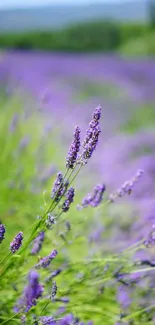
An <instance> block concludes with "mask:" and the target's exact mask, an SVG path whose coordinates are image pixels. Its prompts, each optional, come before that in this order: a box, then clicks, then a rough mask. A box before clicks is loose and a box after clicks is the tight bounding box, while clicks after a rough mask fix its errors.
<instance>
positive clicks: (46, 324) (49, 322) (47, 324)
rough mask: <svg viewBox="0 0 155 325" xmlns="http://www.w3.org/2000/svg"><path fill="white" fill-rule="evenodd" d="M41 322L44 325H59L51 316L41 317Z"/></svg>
mask: <svg viewBox="0 0 155 325" xmlns="http://www.w3.org/2000/svg"><path fill="white" fill-rule="evenodd" d="M39 320H40V322H41V324H42V325H57V324H58V323H56V321H55V320H54V318H53V317H50V316H42V317H40V319H39Z"/></svg>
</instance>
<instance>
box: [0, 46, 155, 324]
mask: <svg viewBox="0 0 155 325" xmlns="http://www.w3.org/2000/svg"><path fill="white" fill-rule="evenodd" d="M0 94H1V99H0V103H1V111H0V112H1V113H0V114H1V122H0V123H1V131H0V145H1V148H2V155H1V156H2V157H1V158H0V164H1V171H2V176H1V184H2V189H1V197H2V204H1V206H0V209H1V211H0V212H1V223H2V225H3V224H4V225H5V227H6V239H5V240H3V236H2V230H1V228H0V241H1V242H2V244H1V247H2V254H1V253H0V256H1V259H3V258H4V256H3V255H6V256H7V254H8V253H7V252H8V248H7V245H9V243H10V241H11V240H12V238H13V237H15V235H16V234H17V232H20V231H22V232H23V233H25V232H26V231H27V232H28V234H27V235H29V233H31V222H34V223H35V222H40V223H39V226H38V224H37V226H36V227H37V228H36V230H35V231H34V233H33V232H32V234H31V236H30V238H29V236H28V238H29V239H28V244H25V246H23V248H22V249H20V250H19V255H18V253H17V254H15V255H14V259H13V258H12V257H11V258H10V257H9V258H10V262H9V258H8V260H7V259H6V262H5V263H4V267H2V269H1V268H0V271H1V274H2V278H0V279H1V281H2V286H4V288H5V289H2V295H1V298H0V310H2V308H3V310H2V312H1V311H0V321H1V324H5V323H6V324H13V323H14V324H19V323H22V324H43V325H44V324H49V325H50V324H51V325H52V324H60V325H73V324H79V325H82V324H87V325H91V324H94V325H95V324H97V325H101V324H103V325H104V324H106V325H116V324H117V325H119V324H125V325H127V324H130V325H131V324H136V325H138V324H150V325H153V324H155V305H154V298H155V287H154V265H155V264H154V224H155V60H154V59H151V58H147V59H140V58H139V59H138V58H137V59H125V58H123V57H120V56H117V55H101V54H94V55H93V54H57V53H55V54H50V53H48V54H46V53H39V52H38V53H37V52H36V53H31V52H13V51H11V52H8V53H2V54H1V55H0ZM99 105H101V107H102V109H101V111H100V106H99ZM95 107H98V108H97V110H96V111H95V113H94V115H93V118H92V120H91V116H92V113H93V111H94V109H95ZM18 114H19V115H20V116H21V118H20V121H19V120H18V122H16V116H18ZM100 115H101V117H100ZM94 116H95V117H94ZM96 116H98V117H96ZM90 120H91V123H92V124H91V125H94V124H93V123H95V127H94V126H89V129H88V124H89V122H90ZM99 120H100V128H101V134H100V132H99V131H98V129H95V131H92V129H93V128H96V127H98V123H99ZM92 121H93V122H92ZM94 121H95V122H94ZM96 124H97V126H96ZM76 125H79V126H80V133H78V131H75V134H74V143H73V144H72V146H71V147H70V143H71V141H72V134H73V132H74V127H75V126H76ZM87 129H88V131H89V132H87V137H90V133H92V132H98V133H95V137H97V138H95V139H96V140H95V141H96V143H95V145H94V147H93V149H92V148H91V149H90V148H89V150H88V145H89V141H88V140H85V142H84V143H85V144H84V145H82V146H84V148H85V149H84V150H86V147H87V150H86V151H87V155H86V153H85V160H86V162H87V160H88V156H90V157H91V155H92V152H93V151H94V148H95V149H96V150H95V152H94V153H93V155H92V157H91V159H90V161H89V163H88V165H87V164H86V166H83V164H84V163H83V162H82V163H81V161H80V163H78V164H81V166H83V167H82V168H81V170H80V174H79V175H78V177H77V179H76V181H75V180H74V177H73V181H74V182H75V184H76V192H75V194H76V195H75V199H74V200H75V204H74V207H72V206H71V208H70V209H69V208H68V206H67V208H66V207H65V208H64V205H62V207H61V206H60V207H59V208H58V211H56V214H55V212H54V214H51V215H50V216H49V215H48V218H49V217H50V218H51V217H52V218H54V219H52V220H53V222H51V220H50V222H51V223H52V226H51V224H50V227H47V222H46V227H45V224H43V226H41V221H40V220H44V219H41V218H40V219H39V218H37V221H36V216H38V214H39V215H40V214H41V213H42V210H43V209H45V210H46V209H47V208H46V206H47V205H48V204H50V203H49V202H50V201H49V200H50V195H51V188H52V184H53V182H54V180H55V178H56V173H58V172H59V171H60V170H62V172H63V174H65V172H64V166H65V159H66V158H65V157H66V156H67V152H68V150H69V149H68V148H70V150H71V151H69V153H68V155H69V156H68V157H69V158H67V159H68V160H69V165H68V166H69V167H67V168H68V169H69V168H70V169H71V170H72V168H73V172H74V169H76V168H77V167H78V164H77V163H76V161H77V160H78V159H79V158H78V156H76V154H77V153H78V150H79V149H78V146H79V142H80V140H79V134H80V136H81V139H82V138H83V137H85V130H87ZM90 129H91V130H90ZM77 130H78V129H77ZM90 131H91V132H90ZM96 134H97V135H96ZM10 135H11V136H10ZM88 135H89V136H88ZM98 136H99V142H98ZM84 139H85V138H84ZM81 141H82V140H81ZM93 141H94V140H93ZM81 143H82V142H81ZM86 144H87V146H86ZM96 144H97V147H96ZM16 147H17V149H18V150H16V149H15V148H16ZM3 148H4V149H3ZM76 150H77V152H76V153H75V151H76ZM73 151H74V158H73ZM90 151H91V153H90ZM71 157H72V159H73V161H72V163H71V162H70V159H71ZM82 157H83V156H82ZM90 157H89V158H90ZM86 162H85V163H86ZM76 164H77V165H76ZM72 165H73V166H74V167H73V166H72ZM10 166H12V170H11V168H10ZM137 171H138V172H137ZM143 171H144V175H143V176H142V174H143ZM71 176H72V172H71ZM71 176H69V177H70V178H71ZM141 176H142V177H141ZM57 177H58V176H57ZM66 177H67V176H66ZM70 178H69V180H70ZM62 179H63V178H62ZM62 179H61V175H59V179H57V182H58V183H57V186H58V185H61V181H62ZM64 179H65V176H64ZM66 179H67V178H66ZM125 181H128V183H125V184H124V182H125ZM66 182H67V181H66ZM71 183H72V182H71ZM64 184H66V183H64ZM97 184H99V186H98V187H97V189H96V192H94V193H98V194H97V196H96V197H95V195H96V194H94V196H92V195H90V194H89V196H87V195H88V193H92V191H93V188H94V187H95V186H96V185H97ZM103 184H104V185H105V187H103ZM122 184H124V187H121V186H122ZM63 186H65V185H63ZM67 186H68V185H67ZM72 186H73V185H72ZM57 190H58V193H59V191H60V189H59V188H57ZM10 191H11V192H10ZM68 191H69V190H68ZM71 192H72V191H71ZM58 193H57V194H58ZM67 193H68V192H67ZM111 193H112V194H113V193H114V197H111V196H110V197H109V195H110V194H111ZM115 193H116V195H115ZM57 194H56V195H57ZM126 194H127V195H126ZM129 194H130V195H129ZM61 195H62V196H63V194H62V193H61ZM66 195H69V197H67V200H70V203H72V199H70V198H71V197H72V195H73V193H69V194H66ZM84 197H86V199H85V201H83V203H81V202H82V200H83V198H84ZM94 197H95V199H94ZM60 199H61V196H60ZM53 200H55V197H54V199H53ZM112 201H114V202H112ZM115 201H116V202H115ZM53 202H54V201H53ZM56 202H57V201H55V203H56ZM107 202H108V203H110V204H107ZM53 204H54V203H53ZM64 204H68V203H67V202H65V203H64ZM58 206H59V199H58ZM56 207H57V203H56ZM54 208H55V206H54ZM61 209H62V210H63V212H66V211H68V209H69V212H68V213H67V214H65V213H63V215H62V216H61V214H62V213H61ZM65 209H66V210H65ZM47 211H48V209H47ZM52 211H53V210H52ZM48 212H50V210H49V211H48ZM50 213H51V212H50ZM52 213H53V212H52ZM48 214H49V213H48ZM45 215H46V213H45ZM59 215H60V218H59V219H60V220H59V219H58V222H57V223H56V224H55V219H56V218H57V216H59ZM64 215H65V216H64ZM42 218H44V217H42ZM66 218H67V219H66ZM46 221H48V223H49V219H47V220H46ZM48 226H49V224H48ZM152 227H153V228H152ZM47 228H48V230H47ZM49 228H52V231H50V230H49ZM7 231H8V235H7ZM41 233H44V234H45V235H46V237H45V244H44V245H43V248H42V251H41V252H39V251H40V248H41V247H42V242H43V240H44V238H42V237H39V236H43V235H40V234H41ZM43 237H44V236H43ZM36 238H39V239H36ZM40 238H42V239H40ZM30 239H31V240H30ZM34 239H35V241H34V244H35V246H34V247H35V248H34V251H35V254H30V253H29V252H30V249H32V247H31V246H32V243H31V245H30V242H31V241H32V240H34ZM22 240H23V239H22V237H20V240H19V238H18V240H17V239H16V241H17V242H18V241H21V245H22ZM29 245H30V248H29ZM38 245H39V246H38ZM19 246H20V245H19ZM11 247H12V246H11ZM36 247H39V248H38V249H36ZM27 248H28V249H29V252H27ZM11 249H12V248H11ZM13 249H15V253H16V250H17V249H16V247H15V248H14V246H13ZM54 249H56V250H57V251H58V257H56V256H55V255H52V257H51V255H49V253H50V252H51V250H53V252H54ZM20 251H21V252H22V253H23V257H22V253H21V255H20ZM12 252H13V254H14V251H12ZM31 253H32V251H31ZM38 253H39V254H38ZM53 254H54V253H53ZM29 255H30V256H29ZM32 255H37V258H36V260H35V263H36V265H37V267H36V268H39V269H40V268H41V267H43V269H44V268H45V266H44V265H45V264H44V263H45V260H44V261H42V260H43V257H44V256H47V257H48V259H47V260H46V263H47V268H46V270H43V273H41V272H40V278H41V281H42V283H43V282H45V283H44V289H43V287H38V290H40V291H38V292H39V293H38V294H36V296H34V297H33V299H32V297H30V296H31V295H33V294H32V292H31V291H32V286H31V284H32V282H33V279H34V278H35V277H36V279H37V280H36V281H38V275H36V274H35V275H34V274H33V273H31V272H36V271H32V270H33V268H34V261H33V258H32V257H34V256H32ZM55 257H56V258H55ZM18 259H19V261H18ZM53 259H54V261H52V263H51V265H50V266H49V264H50V261H51V260H53ZM39 261H41V262H39ZM16 263H17V265H16ZM37 263H40V264H39V266H38V264H37ZM48 263H49V264H48ZM40 265H41V266H40ZM12 266H14V268H15V269H14V271H13V270H12ZM16 267H18V268H19V274H20V275H21V279H20V277H19V278H17V275H16ZM30 270H31V272H30V273H29V271H30ZM58 270H59V271H58ZM54 272H55V273H54ZM28 273H29V280H28V281H29V287H27V289H26V291H24V292H26V293H25V294H26V295H27V300H26V301H28V300H29V303H30V305H27V309H26V310H24V307H23V305H22V304H21V303H19V302H20V300H19V299H21V300H22V299H24V298H20V297H21V294H22V288H24V287H25V283H27V274H28ZM61 273H62V275H61ZM49 274H51V277H50V279H48V277H49ZM52 274H53V275H52ZM54 274H55V275H54ZM59 274H60V275H59ZM63 274H64V275H63ZM56 275H59V276H57V277H56V282H55V281H54V280H53V279H54V278H55V276H56ZM5 276H6V278H5ZM9 279H11V286H12V288H13V289H12V293H10V295H9V298H7V295H8V290H9V286H10V280H9ZM25 279H26V280H25ZM47 279H48V280H47ZM36 283H38V282H36ZM37 285H38V284H37ZM5 286H6V287H5ZM43 290H44V293H42V292H43ZM51 290H52V291H51ZM54 290H55V291H54ZM28 292H29V294H28ZM30 292H31V294H30ZM51 292H52V297H53V298H52V301H51V302H50V303H49V301H48V297H49V295H50V294H51ZM42 298H44V299H42ZM7 299H8V300H7ZM30 300H31V301H30ZM6 301H7V304H6ZM26 303H27V302H26ZM26 303H25V304H26ZM52 304H53V305H52ZM19 305H21V307H19ZM13 313H14V314H13ZM6 315H7V317H6ZM9 317H10V318H9Z"/></svg>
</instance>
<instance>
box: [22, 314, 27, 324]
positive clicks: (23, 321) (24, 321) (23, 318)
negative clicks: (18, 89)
mask: <svg viewBox="0 0 155 325" xmlns="http://www.w3.org/2000/svg"><path fill="white" fill-rule="evenodd" d="M21 323H22V325H26V316H25V315H22V316H21Z"/></svg>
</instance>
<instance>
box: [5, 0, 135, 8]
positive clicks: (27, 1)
mask: <svg viewBox="0 0 155 325" xmlns="http://www.w3.org/2000/svg"><path fill="white" fill-rule="evenodd" d="M117 1H119V2H124V1H126V0H0V9H3V8H4V9H5V8H18V7H30V6H41V5H46V4H47V5H48V4H55V5H58V4H72V5H73V4H84V3H85V4H90V3H104V2H117ZM133 1H134V0H133Z"/></svg>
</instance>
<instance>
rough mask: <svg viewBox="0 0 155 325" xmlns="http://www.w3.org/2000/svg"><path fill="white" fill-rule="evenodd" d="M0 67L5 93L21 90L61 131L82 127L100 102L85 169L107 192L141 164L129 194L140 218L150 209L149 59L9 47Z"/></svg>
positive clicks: (153, 117)
mask: <svg viewBox="0 0 155 325" xmlns="http://www.w3.org/2000/svg"><path fill="white" fill-rule="evenodd" d="M0 71H1V77H0V82H1V84H4V81H5V85H7V90H8V93H9V92H14V90H15V89H16V88H18V87H19V88H20V89H24V91H25V92H26V93H29V94H30V95H31V96H32V97H34V98H35V99H36V100H37V103H38V104H39V107H40V108H41V109H42V110H45V111H46V112H50V113H51V114H52V115H51V116H53V117H54V118H56V119H57V120H58V121H59V123H60V124H61V125H62V133H63V132H64V134H65V135H66V134H67V131H68V130H69V136H70V134H71V132H72V130H73V127H74V125H75V123H76V124H77V123H80V125H82V127H85V125H86V123H88V121H89V116H90V112H92V110H93V108H94V107H95V106H97V105H98V104H101V105H102V108H103V122H102V123H103V125H102V127H103V130H102V138H101V141H100V144H99V148H98V150H97V153H96V155H94V158H93V159H92V163H91V166H90V168H92V166H93V168H94V173H95V175H98V179H99V180H100V179H102V181H103V182H104V183H106V184H107V187H108V190H109V191H112V190H115V189H116V188H117V187H118V186H120V185H121V184H122V183H123V182H124V181H125V180H126V179H128V178H131V177H132V176H133V175H134V174H135V172H136V170H137V169H138V168H142V169H144V171H145V176H144V177H143V180H142V181H141V182H140V185H139V186H137V188H136V190H135V192H134V193H133V196H132V198H133V199H134V202H136V203H137V202H138V206H139V209H140V211H141V214H142V215H143V216H144V218H145V216H146V215H147V217H148V214H150V215H152V213H153V214H154V211H155V203H154V193H155V185H154V184H155V182H154V180H155V163H154V162H155V128H154V127H155V108H154V104H155V60H153V59H151V58H150V59H149V58H148V59H134V60H131V59H130V60H129V59H124V58H122V57H118V56H116V55H111V56H105V55H89V54H87V55H84V54H80V55H77V54H76V55H72V54H46V53H30V52H29V53H24V52H22V53H20V52H19V53H18V52H10V53H6V54H5V55H4V56H3V58H2V59H1V62H0ZM68 126H69V128H68ZM66 138H67V135H66ZM99 175H100V176H99ZM85 187H86V185H85ZM139 200H140V201H139ZM139 202H140V204H139ZM151 220H152V219H151ZM151 222H152V221H151Z"/></svg>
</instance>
